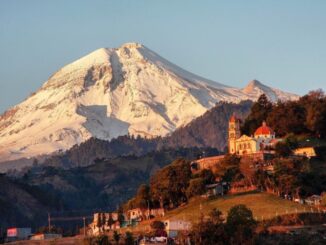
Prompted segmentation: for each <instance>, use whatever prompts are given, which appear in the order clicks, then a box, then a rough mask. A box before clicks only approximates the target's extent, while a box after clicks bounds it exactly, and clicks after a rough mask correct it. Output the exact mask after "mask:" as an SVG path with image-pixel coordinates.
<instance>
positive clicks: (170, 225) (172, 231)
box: [164, 220, 191, 238]
mask: <svg viewBox="0 0 326 245" xmlns="http://www.w3.org/2000/svg"><path fill="white" fill-rule="evenodd" d="M164 225H165V231H166V233H167V235H168V237H172V238H174V237H176V236H177V235H178V234H179V232H184V231H189V230H190V229H191V223H190V222H189V221H183V220H165V221H164Z"/></svg>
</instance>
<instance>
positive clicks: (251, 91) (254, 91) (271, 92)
mask: <svg viewBox="0 0 326 245" xmlns="http://www.w3.org/2000/svg"><path fill="white" fill-rule="evenodd" d="M242 92H243V93H245V94H247V95H253V96H257V95H261V94H265V95H266V96H267V97H268V98H269V99H270V100H271V101H274V102H275V101H277V100H295V99H298V96H297V95H295V94H291V93H286V92H282V91H281V90H279V89H275V88H271V87H268V86H266V85H265V84H263V83H261V82H260V81H258V80H252V81H250V82H249V83H248V85H247V86H246V87H244V88H243V89H242Z"/></svg>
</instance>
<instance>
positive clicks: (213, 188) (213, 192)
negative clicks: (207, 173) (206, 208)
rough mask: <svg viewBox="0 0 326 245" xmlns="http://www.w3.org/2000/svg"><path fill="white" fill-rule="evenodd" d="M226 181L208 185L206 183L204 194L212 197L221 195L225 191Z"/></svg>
mask: <svg viewBox="0 0 326 245" xmlns="http://www.w3.org/2000/svg"><path fill="white" fill-rule="evenodd" d="M227 186H228V185H227V183H226V182H221V183H215V184H210V185H206V186H205V188H206V193H205V196H206V197H212V196H218V195H221V196H223V195H224V193H225V192H226V191H227V189H228V187H227Z"/></svg>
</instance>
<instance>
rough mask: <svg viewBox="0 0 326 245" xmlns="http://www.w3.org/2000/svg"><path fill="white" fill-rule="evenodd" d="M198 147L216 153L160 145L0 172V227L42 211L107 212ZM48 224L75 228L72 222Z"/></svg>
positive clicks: (40, 221) (43, 219)
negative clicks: (89, 160) (78, 162)
mask: <svg viewBox="0 0 326 245" xmlns="http://www.w3.org/2000/svg"><path fill="white" fill-rule="evenodd" d="M203 151H204V152H211V154H218V151H217V150H215V149H211V148H178V149H162V150H159V151H152V152H149V153H146V154H143V155H140V156H136V155H126V156H119V157H115V158H112V159H100V158H97V159H96V160H95V161H94V163H93V164H91V165H89V166H85V167H75V168H69V169H64V168H59V167H54V166H46V165H34V166H33V167H31V168H29V169H28V170H25V172H24V173H22V175H19V176H18V177H15V178H13V177H12V178H9V177H8V176H6V175H1V176H0V194H1V195H0V217H1V219H0V228H3V229H4V228H6V227H10V226H17V225H20V226H32V227H34V228H35V227H38V226H45V225H46V224H47V212H50V213H52V214H53V213H54V214H58V215H59V216H64V217H66V216H71V215H70V212H71V214H73V216H79V215H81V214H82V215H87V216H92V214H93V212H94V211H113V210H115V209H116V208H117V206H118V205H121V204H123V203H124V202H126V201H127V200H128V199H129V198H131V197H132V196H133V195H134V194H135V193H136V191H137V188H138V187H139V186H140V185H141V184H143V183H149V179H150V176H151V175H153V174H155V173H156V172H157V171H158V170H159V169H160V168H163V167H164V166H166V165H167V164H169V163H171V162H172V161H173V160H175V159H178V158H184V159H188V160H192V159H196V158H197V157H198V156H199V155H201V154H202V152H203ZM85 212H86V213H85ZM27 214H28V215H27ZM53 224H54V225H56V224H58V225H60V226H61V227H65V230H67V229H68V230H70V229H75V228H76V227H75V223H73V222H66V223H63V222H59V223H56V222H55V221H54V222H53Z"/></svg>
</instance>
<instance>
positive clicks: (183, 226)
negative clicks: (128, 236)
mask: <svg viewBox="0 0 326 245" xmlns="http://www.w3.org/2000/svg"><path fill="white" fill-rule="evenodd" d="M121 215H122V217H120V220H119V214H118V213H114V212H113V213H95V214H94V218H93V221H92V223H90V224H89V225H88V230H87V233H88V235H99V234H101V233H103V232H105V231H110V230H118V229H120V228H123V227H128V226H135V225H137V224H138V223H139V222H140V221H143V220H148V219H151V218H164V215H165V211H164V209H163V208H157V209H141V208H135V209H131V210H128V211H127V212H126V213H124V214H120V216H121ZM121 218H122V219H121ZM99 220H104V222H103V223H102V221H101V222H99ZM109 220H110V221H109ZM163 223H164V225H165V231H166V233H167V235H168V237H176V236H177V235H178V233H179V232H185V231H189V230H190V228H191V223H190V222H188V221H184V220H176V219H167V220H164V221H163Z"/></svg>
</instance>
